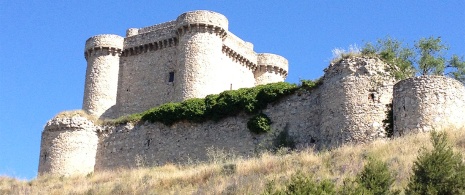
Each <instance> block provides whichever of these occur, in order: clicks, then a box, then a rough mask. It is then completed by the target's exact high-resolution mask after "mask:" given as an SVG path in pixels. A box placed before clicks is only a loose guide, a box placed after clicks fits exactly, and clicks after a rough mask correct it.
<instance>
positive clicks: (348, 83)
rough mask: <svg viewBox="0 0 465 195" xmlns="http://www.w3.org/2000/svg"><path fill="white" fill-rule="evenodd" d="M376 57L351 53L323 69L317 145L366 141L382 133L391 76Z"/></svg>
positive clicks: (390, 99) (389, 95)
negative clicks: (356, 55)
mask: <svg viewBox="0 0 465 195" xmlns="http://www.w3.org/2000/svg"><path fill="white" fill-rule="evenodd" d="M387 67H388V65H387V64H386V63H384V62H383V61H381V60H380V59H377V58H365V57H351V58H347V59H342V60H341V61H339V62H336V63H334V64H333V63H332V64H331V65H330V66H329V67H328V68H327V69H325V75H324V77H323V84H322V86H320V88H319V89H320V92H321V93H320V100H321V103H320V105H321V106H320V109H321V110H320V113H319V114H320V117H321V120H320V128H321V134H322V137H325V138H326V140H321V141H322V142H323V143H321V145H326V146H337V145H341V144H344V143H348V142H367V141H371V140H374V139H376V138H380V137H385V136H386V131H385V128H384V124H383V120H385V119H387V117H388V115H387V111H388V109H389V107H388V106H389V104H390V103H391V101H392V88H393V85H394V82H395V81H394V78H393V77H392V76H390V75H389V73H388V72H385V70H386V69H387Z"/></svg>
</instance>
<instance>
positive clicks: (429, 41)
mask: <svg viewBox="0 0 465 195" xmlns="http://www.w3.org/2000/svg"><path fill="white" fill-rule="evenodd" d="M415 49H416V50H417V55H418V59H417V63H418V71H419V72H420V74H421V75H431V74H433V75H443V74H444V69H445V67H446V66H445V62H446V60H445V58H444V53H443V52H444V50H447V49H448V47H447V46H446V45H444V44H442V43H441V37H438V38H434V37H429V38H421V39H420V40H419V41H418V42H417V43H416V44H415Z"/></svg>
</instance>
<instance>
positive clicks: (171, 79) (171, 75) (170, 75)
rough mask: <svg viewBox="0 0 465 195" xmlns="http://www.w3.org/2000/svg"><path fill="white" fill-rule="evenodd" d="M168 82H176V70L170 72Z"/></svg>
mask: <svg viewBox="0 0 465 195" xmlns="http://www.w3.org/2000/svg"><path fill="white" fill-rule="evenodd" d="M168 82H170V83H172V82H174V72H170V73H169V78H168Z"/></svg>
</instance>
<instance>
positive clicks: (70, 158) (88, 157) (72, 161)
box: [39, 114, 98, 176]
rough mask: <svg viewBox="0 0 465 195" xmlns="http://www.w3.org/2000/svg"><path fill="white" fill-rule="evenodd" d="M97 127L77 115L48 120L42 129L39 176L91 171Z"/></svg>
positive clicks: (83, 173) (76, 173) (80, 173)
mask: <svg viewBox="0 0 465 195" xmlns="http://www.w3.org/2000/svg"><path fill="white" fill-rule="evenodd" d="M97 144H98V136H97V127H96V126H95V125H94V123H93V122H92V121H90V120H89V119H87V118H86V117H82V116H80V115H79V114H72V115H69V116H60V115H58V116H57V117H55V118H53V119H51V120H50V121H48V122H47V124H46V125H45V128H44V131H43V132H42V140H41V145H40V157H39V175H43V174H47V173H51V174H57V175H64V176H69V175H85V174H88V173H90V172H93V171H94V166H95V154H96V152H97Z"/></svg>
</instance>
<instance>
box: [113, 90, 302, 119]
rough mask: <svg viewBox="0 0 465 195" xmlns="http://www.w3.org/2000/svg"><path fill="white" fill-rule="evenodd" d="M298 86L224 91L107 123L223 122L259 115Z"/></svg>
mask: <svg viewBox="0 0 465 195" xmlns="http://www.w3.org/2000/svg"><path fill="white" fill-rule="evenodd" d="M297 89H299V87H297V85H295V84H290V83H286V82H278V83H270V84H266V85H259V86H256V87H253V88H242V89H238V90H231V91H224V92H222V93H220V94H214V95H208V96H207V97H205V98H193V99H189V100H186V101H183V102H180V103H166V104H163V105H161V106H159V107H155V108H152V109H150V110H147V111H145V112H143V113H136V114H132V115H128V116H124V117H120V118H118V119H116V120H108V121H106V122H107V124H122V123H126V122H137V121H139V120H142V121H149V122H161V123H163V124H165V125H172V124H173V123H175V122H177V121H181V120H187V121H191V122H204V121H206V120H210V119H212V120H215V121H217V120H220V119H223V118H225V117H229V116H234V115H237V114H238V113H240V112H246V113H249V114H253V113H258V112H260V111H261V110H263V109H265V108H266V106H267V105H268V104H269V103H272V102H276V101H278V100H279V99H281V98H282V97H284V96H287V95H290V94H292V93H294V92H295V91H296V90H297Z"/></svg>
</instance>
